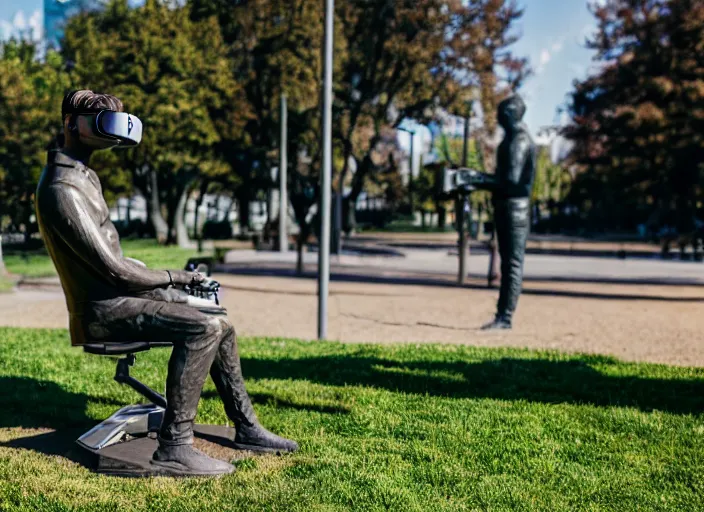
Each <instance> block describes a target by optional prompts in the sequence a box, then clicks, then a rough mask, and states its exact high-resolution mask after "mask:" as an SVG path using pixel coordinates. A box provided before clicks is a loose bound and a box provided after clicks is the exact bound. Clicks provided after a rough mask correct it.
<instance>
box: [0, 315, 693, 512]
mask: <svg viewBox="0 0 704 512" xmlns="http://www.w3.org/2000/svg"><path fill="white" fill-rule="evenodd" d="M241 347H242V351H241V353H242V361H243V367H244V371H245V375H246V376H247V378H248V388H249V391H250V393H251V394H252V396H253V399H254V402H255V407H256V410H257V413H258V414H259V417H260V419H261V420H262V422H263V423H264V424H265V425H266V426H267V427H269V428H271V429H272V430H273V431H275V432H277V433H281V434H283V435H286V436H289V437H291V438H294V439H296V440H298V441H299V442H300V444H301V450H300V451H299V452H298V453H296V454H292V455H287V456H284V457H275V456H256V457H252V458H249V459H245V460H242V461H239V462H238V463H237V469H238V471H237V472H236V473H234V474H233V475H229V476H227V477H224V478H222V479H219V480H205V479H191V480H188V479H181V480H178V479H170V478H153V479H120V478H116V477H104V476H98V475H95V474H93V473H91V472H89V471H88V470H87V469H85V468H84V467H82V466H80V465H78V464H76V463H74V462H71V461H69V460H67V459H64V458H62V457H57V456H53V455H49V454H47V453H42V452H38V451H33V450H30V449H26V448H22V447H19V445H18V439H19V438H20V437H22V436H31V435H36V434H37V431H36V430H35V431H33V432H32V430H31V429H37V428H51V429H59V430H63V431H65V430H68V429H77V430H78V431H81V429H83V430H87V429H88V428H89V427H90V426H92V425H93V424H95V423H96V422H97V421H99V420H102V419H103V418H105V417H107V416H108V415H110V414H111V413H112V412H114V411H115V410H116V409H117V408H119V407H120V406H121V405H125V404H129V403H134V402H135V401H136V399H137V395H136V394H135V393H134V392H133V391H132V390H130V389H129V388H127V387H122V386H120V385H118V384H117V383H115V382H113V381H112V375H113V372H114V363H113V361H112V360H110V359H108V358H105V357H99V356H92V355H85V354H83V352H82V351H81V350H80V349H77V348H71V347H70V346H69V340H68V335H67V333H66V331H64V330H29V329H11V328H2V329H0V390H1V391H0V411H1V414H0V510H2V511H9V510H26V511H44V510H47V511H48V510H51V511H62V510H71V511H103V510H104V511H118V510H119V511H133V510H152V511H159V512H163V511H189V512H191V511H200V510H208V511H214V512H215V511H218V512H219V511H224V510H281V511H290V510H295V511H311V510H315V511H318V510H319V511H333V510H340V511H346V510H360V511H367V510H401V511H404V512H408V511H414V510H433V511H436V510H447V511H460V510H492V511H494V510H495V511H499V510H518V511H529V510H530V511H533V510H535V511H538V510H541V511H542V510H545V511H568V510H569V511H578V510H590V511H597V510H613V511H619V512H622V511H631V510H662V511H665V510H672V511H685V510H691V511H695V510H698V511H700V510H702V507H703V506H704V416H702V414H701V412H702V410H703V408H704V369H692V368H678V367H667V366H661V365H650V364H626V363H622V362H619V361H617V360H614V359H611V358H607V357H598V356H567V355H562V354H559V353H555V352H533V351H527V350H515V349H485V348H481V349H480V348H472V347H463V346H438V345H418V346H413V345H391V346H377V345H343V344H339V343H332V342H301V341H292V340H280V339H245V340H242V342H241ZM167 358H168V350H158V349H157V350H152V351H151V352H150V353H146V354H139V355H138V361H137V366H136V367H135V372H134V373H135V375H137V376H138V377H141V378H143V379H144V380H145V381H146V382H147V383H148V384H151V385H153V386H155V387H157V389H159V388H162V387H163V384H162V383H163V381H164V379H165V369H166V361H167ZM198 421H199V422H202V423H213V424H224V423H225V422H226V417H225V415H224V412H223V410H222V406H221V404H220V402H219V400H218V398H217V396H216V394H215V389H214V386H213V384H212V382H210V380H208V383H207V384H206V388H205V390H204V394H203V399H202V400H201V404H200V409H199V417H198ZM19 444H21V443H19ZM47 451H49V452H50V451H51V450H47Z"/></svg>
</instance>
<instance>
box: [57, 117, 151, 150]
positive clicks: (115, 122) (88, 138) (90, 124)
mask: <svg viewBox="0 0 704 512" xmlns="http://www.w3.org/2000/svg"><path fill="white" fill-rule="evenodd" d="M69 129H70V130H71V131H72V132H73V133H75V134H77V135H78V138H79V140H80V141H81V142H82V143H83V144H85V145H87V146H90V147H93V148H96V149H108V148H113V147H121V148H129V147H134V146H136V145H137V144H139V143H140V142H141V140H142V121H140V120H139V118H138V117H137V116H134V115H132V114H128V113H127V112H114V111H112V110H101V111H100V112H98V113H95V112H91V113H86V114H71V119H70V120H69Z"/></svg>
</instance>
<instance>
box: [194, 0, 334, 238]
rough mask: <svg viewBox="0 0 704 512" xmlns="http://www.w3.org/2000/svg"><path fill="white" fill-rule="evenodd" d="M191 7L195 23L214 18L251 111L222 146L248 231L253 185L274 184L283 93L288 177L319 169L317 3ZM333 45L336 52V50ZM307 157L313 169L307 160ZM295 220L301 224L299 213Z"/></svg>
mask: <svg viewBox="0 0 704 512" xmlns="http://www.w3.org/2000/svg"><path fill="white" fill-rule="evenodd" d="M189 5H190V6H191V8H192V16H193V18H194V19H196V20H200V19H203V18H207V17H210V16H216V17H217V19H218V22H219V26H220V30H221V33H222V37H223V40H224V41H225V43H226V44H227V45H228V48H229V54H230V58H231V62H232V69H231V71H232V73H233V75H234V76H235V78H236V79H237V81H238V82H239V83H240V84H241V85H242V88H243V93H244V99H245V100H246V102H247V104H248V105H249V108H250V109H251V114H252V115H251V117H250V118H249V119H248V122H247V123H246V125H245V137H243V138H241V139H239V140H231V139H227V140H226V139H223V141H222V143H221V145H222V146H223V147H224V152H225V154H226V155H227V156H228V157H227V159H228V160H229V161H231V162H237V163H236V165H235V166H234V171H235V172H236V173H237V175H238V176H239V177H240V179H241V186H239V187H238V188H237V190H236V197H237V199H238V203H239V206H240V223H241V226H242V228H243V229H247V227H248V224H249V211H248V207H249V202H250V201H251V200H252V199H253V198H254V196H255V194H256V193H257V191H258V190H261V189H263V188H269V187H271V186H272V185H273V183H271V181H270V178H269V176H270V170H271V168H272V167H275V166H278V149H279V148H278V141H279V127H280V118H279V113H280V108H279V107H280V101H281V95H282V94H286V96H287V103H288V117H289V123H288V140H289V166H290V168H289V173H288V174H289V177H290V178H291V179H292V180H294V179H298V178H297V177H296V176H295V175H296V173H298V172H303V173H304V175H307V174H308V173H309V172H310V171H314V170H315V169H316V168H317V166H316V165H315V162H316V161H317V160H319V155H318V154H317V152H318V150H317V148H318V146H319V142H318V139H319V127H320V121H319V119H318V117H319V96H320V83H319V81H320V75H321V64H320V63H321V58H320V48H321V42H322V37H323V32H322V30H323V24H322V15H321V12H320V2H318V1H316V0H246V1H242V2H237V3H235V4H234V5H233V2H231V1H230V0H189ZM336 50H337V55H341V54H342V51H343V50H342V49H341V48H339V47H338V48H336ZM300 158H302V159H303V162H299V159H300ZM311 158H312V159H313V160H314V162H313V165H312V166H311V165H309V164H308V163H307V162H308V160H309V159H311ZM293 185H294V184H293V182H292V183H291V186H293ZM292 199H293V196H292ZM294 210H296V211H298V210H299V209H297V208H294ZM301 211H302V210H301ZM298 220H299V223H301V222H305V218H301V219H298Z"/></svg>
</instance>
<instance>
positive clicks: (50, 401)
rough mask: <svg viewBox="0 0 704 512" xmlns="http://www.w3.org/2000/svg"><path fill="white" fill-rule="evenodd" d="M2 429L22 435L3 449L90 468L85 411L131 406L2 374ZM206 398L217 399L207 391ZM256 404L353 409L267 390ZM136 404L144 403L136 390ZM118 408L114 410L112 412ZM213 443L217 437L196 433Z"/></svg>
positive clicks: (321, 409)
mask: <svg viewBox="0 0 704 512" xmlns="http://www.w3.org/2000/svg"><path fill="white" fill-rule="evenodd" d="M0 390H2V391H0V428H10V429H13V430H16V431H17V432H16V434H17V435H18V437H17V438H15V439H12V440H10V441H6V442H0V448H16V449H24V450H30V451H34V452H38V453H43V454H45V455H55V456H60V457H64V458H66V459H69V460H71V461H73V462H76V463H78V464H81V465H83V466H85V467H89V468H90V467H93V466H94V465H95V456H93V455H91V454H90V453H89V452H87V451H85V450H82V449H80V448H79V447H78V446H77V445H76V443H75V441H76V439H77V438H78V437H80V436H81V435H82V434H83V433H85V432H86V431H88V430H89V429H90V428H92V427H93V426H94V425H96V424H97V423H98V420H96V419H94V418H90V417H88V416H87V415H86V410H87V407H88V404H89V402H96V401H100V402H103V403H107V404H109V405H111V406H115V411H116V410H117V409H119V408H120V407H124V406H125V405H128V404H126V403H123V402H122V401H117V400H110V399H107V400H106V399H105V398H97V397H92V396H89V395H86V394H83V393H74V392H71V391H67V390H65V389H63V388H62V387H61V386H60V385H58V384H56V383H55V382H51V381H40V380H35V379H32V378H27V377H3V376H0ZM202 396H203V397H204V398H213V397H217V396H218V395H217V393H215V392H209V391H206V392H205V393H203V395H202ZM251 397H252V401H253V402H254V403H255V404H267V405H273V406H275V407H277V408H291V409H301V410H313V411H318V412H322V413H329V414H341V413H348V412H349V410H348V409H345V408H343V407H338V406H325V405H318V404H310V405H305V404H297V403H293V402H289V401H287V400H283V399H280V398H278V397H276V396H274V395H271V394H267V393H252V394H251ZM134 398H135V400H134V402H135V403H136V402H138V401H143V400H140V398H139V397H138V396H137V395H136V394H135V396H134ZM113 412H114V411H113ZM197 435H198V436H199V437H202V438H204V439H209V440H210V441H212V442H219V441H221V440H220V439H219V438H217V437H212V436H208V435H206V434H202V433H201V434H197Z"/></svg>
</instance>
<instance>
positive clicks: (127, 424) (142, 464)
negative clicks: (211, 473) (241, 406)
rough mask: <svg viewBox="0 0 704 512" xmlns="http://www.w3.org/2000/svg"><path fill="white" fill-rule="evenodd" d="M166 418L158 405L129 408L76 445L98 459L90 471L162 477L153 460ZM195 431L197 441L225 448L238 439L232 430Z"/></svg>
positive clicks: (202, 428)
mask: <svg viewBox="0 0 704 512" xmlns="http://www.w3.org/2000/svg"><path fill="white" fill-rule="evenodd" d="M163 417H164V409H163V408H161V407H159V406H158V405H154V404H144V405H128V406H127V407H123V408H122V409H120V410H119V411H117V412H116V413H115V414H113V415H112V416H110V417H109V418H108V419H106V420H105V421H103V422H101V423H99V424H98V425H96V426H95V427H93V428H92V429H90V430H89V431H88V432H86V433H85V434H83V435H82V436H81V437H79V438H78V439H77V440H76V443H77V444H78V445H79V446H80V447H81V448H83V449H85V450H87V451H88V452H90V453H92V454H93V455H94V457H93V458H92V459H93V460H92V466H93V467H91V468H90V469H92V470H93V471H96V472H98V473H102V474H107V475H115V476H125V477H147V476H158V475H160V474H162V473H161V472H160V471H159V468H155V467H153V466H152V464H151V458H152V454H153V453H154V451H155V450H156V449H157V445H158V442H157V440H156V433H157V432H158V430H159V425H161V420H162V419H163ZM193 430H194V432H195V435H196V437H198V438H200V439H204V440H207V441H209V442H211V443H215V444H217V445H220V446H222V447H228V448H231V447H232V441H233V440H234V438H235V429H234V428H232V427H224V426H216V425H195V426H194V429H193ZM228 451H229V450H228ZM229 456H230V457H231V456H232V454H229ZM218 458H219V457H218Z"/></svg>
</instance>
